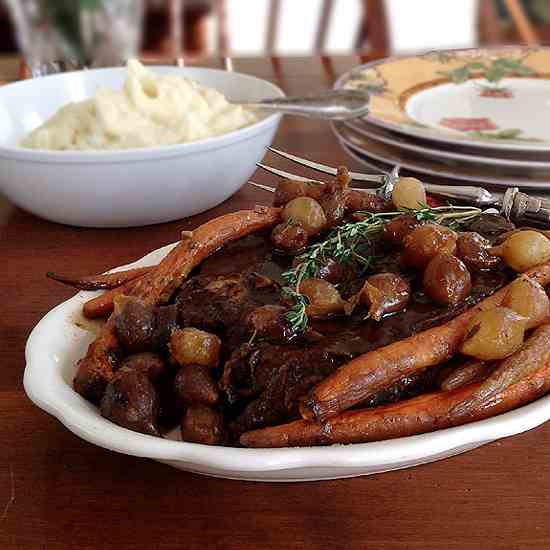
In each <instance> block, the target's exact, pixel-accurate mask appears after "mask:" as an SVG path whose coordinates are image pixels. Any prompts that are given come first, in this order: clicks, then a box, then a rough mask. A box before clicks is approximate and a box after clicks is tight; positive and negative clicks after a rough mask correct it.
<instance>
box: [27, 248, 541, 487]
mask: <svg viewBox="0 0 550 550" xmlns="http://www.w3.org/2000/svg"><path fill="white" fill-rule="evenodd" d="M176 245H177V243H172V244H169V245H166V246H164V247H161V248H159V249H156V250H154V251H152V252H150V253H148V254H147V255H145V256H144V257H142V258H141V259H139V260H137V261H136V262H133V263H131V264H128V265H124V266H120V267H117V268H116V270H117V271H119V270H123V269H129V268H132V267H141V266H144V265H154V264H155V263H157V261H159V260H160V259H161V258H162V257H164V256H165V255H166V254H167V253H168V252H169V251H170V250H171V249H172V248H173V247H174V246H176ZM99 293H100V292H79V293H78V294H76V295H75V296H73V297H72V298H70V299H69V300H66V301H64V302H62V303H61V304H59V305H57V306H56V307H54V308H53V309H52V310H50V311H49V312H48V313H46V314H45V315H44V317H42V319H41V320H40V321H39V322H38V323H37V324H36V326H35V327H34V328H33V330H32V332H31V334H30V335H29V338H28V340H27V344H26V348H25V357H26V366H25V372H24V380H23V382H24V389H25V392H26V394H27V396H28V397H29V398H30V399H31V401H33V403H35V405H37V406H38V407H39V408H41V409H43V410H44V411H46V412H47V413H49V414H51V415H52V416H54V417H55V418H57V419H58V420H59V421H60V422H61V423H62V424H63V425H64V426H65V427H66V428H67V429H69V430H70V431H71V432H73V433H74V434H75V435H76V436H78V437H80V438H81V439H84V440H86V441H88V442H90V443H93V444H95V445H97V446H99V447H103V448H106V449H110V450H113V451H116V452H120V453H123V454H128V455H131V456H138V457H144V458H151V459H155V460H160V461H176V462H178V464H180V465H181V466H182V468H184V469H185V466H186V465H188V467H189V468H195V469H196V468H197V467H198V468H201V469H204V468H206V469H208V468H215V469H217V471H219V470H222V471H223V472H227V473H228V474H229V477H230V476H231V474H233V475H235V472H239V474H243V475H244V476H246V475H255V474H261V473H266V474H269V473H273V474H276V473H278V472H279V473H280V472H282V473H283V474H284V471H285V470H296V469H304V468H305V469H309V468H332V469H335V471H338V470H339V469H340V470H341V469H348V470H349V469H353V470H354V473H351V472H348V473H347V476H348V477H349V476H350V475H365V474H368V473H375V472H374V471H369V469H371V470H372V469H373V468H374V469H377V471H378V472H379V471H381V470H391V469H398V468H406V467H410V466H414V465H416V464H415V462H416V463H419V461H421V462H423V463H426V462H433V461H436V460H440V459H442V458H446V457H447V456H452V455H453V454H458V453H460V452H464V451H465V450H468V449H471V448H472V447H474V446H479V445H483V444H485V443H489V442H492V441H495V440H497V439H502V438H504V437H509V436H512V435H517V434H520V433H523V432H525V431H528V430H530V429H533V428H535V427H537V426H539V425H541V424H543V423H544V422H546V421H548V420H550V395H546V396H544V397H541V398H539V399H538V400H536V401H534V402H533V403H530V404H527V405H524V406H522V407H520V408H518V409H515V410H512V411H509V412H506V413H503V414H501V415H497V416H495V417H492V418H487V419H485V420H480V421H477V422H472V423H470V424H466V425H463V426H456V427H453V428H447V429H444V430H438V431H435V432H430V433H426V434H421V435H415V436H409V437H403V438H396V439H390V440H386V441H377V442H371V443H357V444H349V445H332V446H324V447H293V448H279V449H277V448H275V449H252V448H236V447H222V446H208V445H202V444H196V443H188V442H183V441H173V440H169V439H164V438H158V437H154V436H150V435H145V434H140V433H136V432H133V431H131V430H128V429H126V428H122V427H120V426H117V425H116V424H114V423H112V422H110V421H108V420H107V419H105V418H103V417H101V415H100V414H99V411H98V409H97V407H95V405H92V404H91V403H89V402H88V401H86V400H85V399H84V398H83V397H81V396H80V395H79V394H77V393H76V392H75V391H74V390H73V389H72V387H71V386H70V385H69V384H67V383H66V382H65V380H63V378H62V375H61V370H62V368H63V366H62V360H61V358H60V356H57V353H58V352H61V357H62V355H63V350H62V349H61V350H60V349H59V343H54V344H53V349H49V353H45V352H44V342H46V345H47V346H50V345H52V344H51V342H52V340H51V338H50V335H51V332H50V331H51V329H52V328H54V329H56V328H57V329H58V328H59V326H60V325H61V326H63V321H64V322H65V323H66V322H70V323H72V325H73V327H74V329H75V330H76V329H78V331H80V332H79V338H77V339H74V341H73V342H72V346H80V347H82V346H85V345H86V344H84V343H83V342H82V340H85V335H84V331H83V330H82V329H80V328H78V327H76V325H74V317H72V316H71V314H72V313H74V312H75V311H78V312H80V308H81V306H82V303H83V302H84V301H85V300H87V299H88V298H90V297H91V296H94V295H98V294H99ZM63 337H65V338H68V335H67V334H63ZM88 338H89V335H88ZM69 347H71V346H69ZM71 349H72V348H71ZM465 446H467V447H468V449H464V450H461V448H463V447H465ZM381 455H382V456H383V457H384V458H383V460H381V459H380V456H381ZM404 462H408V463H409V464H404ZM201 473H203V472H201ZM204 473H208V471H205V472H204ZM238 477H239V478H242V475H239V476H238ZM335 477H344V475H339V474H337V473H336V474H335V475H334V476H333V478H335ZM314 478H315V476H314ZM249 479H250V478H249ZM301 479H303V480H306V479H313V478H312V477H311V475H310V476H309V477H308V475H307V473H304V476H303V478H297V479H293V481H300V480H301ZM315 479H319V478H318V477H317V478H315ZM266 480H268V479H266ZM273 480H275V479H273Z"/></svg>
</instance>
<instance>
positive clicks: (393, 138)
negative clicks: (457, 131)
mask: <svg viewBox="0 0 550 550" xmlns="http://www.w3.org/2000/svg"><path fill="white" fill-rule="evenodd" d="M345 124H346V126H348V127H349V128H351V129H352V130H354V131H355V132H358V133H360V134H363V135H364V136H366V137H367V138H369V139H373V140H375V141H379V142H381V143H385V144H386V145H391V146H393V147H398V148H400V149H405V150H406V151H414V152H415V153H418V154H420V155H422V156H428V157H431V158H436V159H437V158H441V159H445V160H454V161H460V162H465V163H467V164H474V165H478V166H479V165H481V166H483V165H487V166H499V167H502V168H516V169H517V168H519V169H526V170H532V171H534V170H546V171H550V159H548V160H547V161H544V160H524V159H520V158H512V157H511V156H510V155H509V154H508V155H507V157H506V158H504V157H502V158H500V157H496V156H490V155H489V154H484V155H483V156H482V155H480V154H479V151H478V154H466V153H459V152H457V149H458V150H459V151H460V150H462V149H461V148H460V147H456V146H455V147H454V150H447V149H442V148H441V147H438V145H437V144H430V143H429V142H423V141H413V140H411V138H409V137H406V136H404V135H399V134H394V133H393V132H390V131H389V130H386V129H384V128H381V127H378V126H374V125H370V124H362V123H360V122H359V123H358V122H357V121H350V122H346V123H345Z"/></svg>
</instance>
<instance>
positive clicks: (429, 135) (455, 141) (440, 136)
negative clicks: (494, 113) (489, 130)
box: [333, 45, 550, 153]
mask: <svg viewBox="0 0 550 550" xmlns="http://www.w3.org/2000/svg"><path fill="white" fill-rule="evenodd" d="M516 50H528V51H532V50H536V51H541V50H543V51H550V46H535V47H529V46H518V45H507V46H493V47H485V48H480V47H473V48H457V49H446V50H429V51H426V52H424V53H418V54H402V55H392V56H388V57H385V58H382V59H376V60H374V61H369V62H367V63H363V64H361V65H357V66H355V67H353V68H352V69H350V70H348V71H346V72H345V73H344V74H342V75H340V77H339V78H338V79H337V80H336V82H335V83H334V85H333V88H334V89H340V88H343V87H344V84H345V83H346V82H347V81H348V80H349V79H350V77H352V76H353V75H354V74H356V73H360V72H363V71H365V70H368V69H374V68H375V67H378V66H380V65H384V64H388V63H393V62H395V61H399V60H404V59H416V58H419V57H425V56H428V55H435V54H453V53H461V52H475V51H481V52H489V51H495V52H497V51H516ZM362 118H364V119H365V120H367V121H368V122H370V123H371V124H374V125H375V126H380V127H381V128H385V129H386V130H391V131H394V132H398V133H400V134H405V135H408V136H413V137H417V138H422V139H428V140H432V141H435V142H442V143H448V144H450V145H464V144H468V146H470V147H476V148H480V149H488V148H491V149H499V150H502V151H518V152H520V151H523V152H533V153H534V152H541V153H542V152H546V153H548V152H550V141H549V142H547V143H546V144H545V145H542V144H540V143H539V144H537V143H530V144H525V143H524V144H522V143H517V142H516V143H503V142H499V141H498V140H495V141H489V142H486V141H483V140H476V139H472V138H469V139H467V138H466V137H460V136H459V135H457V136H456V137H452V135H448V136H447V135H446V134H444V133H443V132H440V131H437V130H436V129H435V128H418V127H410V126H408V125H404V124H403V125H400V124H396V123H392V122H387V121H384V120H381V119H379V118H376V117H374V116H373V115H372V114H370V113H368V114H366V115H364V117H362Z"/></svg>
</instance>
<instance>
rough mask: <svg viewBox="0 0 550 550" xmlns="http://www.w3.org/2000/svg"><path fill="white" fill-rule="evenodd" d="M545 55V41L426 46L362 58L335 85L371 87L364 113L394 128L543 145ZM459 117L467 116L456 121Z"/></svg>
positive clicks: (474, 142)
mask: <svg viewBox="0 0 550 550" xmlns="http://www.w3.org/2000/svg"><path fill="white" fill-rule="evenodd" d="M549 62H550V48H543V47H540V48H539V47H534V48H526V47H519V46H510V47H499V48H486V49H467V50H448V51H437V52H428V53H425V54H420V55H413V56H402V57H392V58H388V59H381V60H378V61H374V62H371V63H367V64H365V65H361V66H359V67H356V68H354V69H352V70H351V71H349V72H347V73H346V74H344V75H342V76H341V77H340V78H339V79H338V81H337V82H336V84H335V88H341V87H349V88H361V89H365V90H367V91H369V92H370V93H371V95H372V99H371V105H370V112H369V114H368V115H367V116H366V117H365V120H367V121H368V122H369V123H371V124H374V125H377V126H380V127H383V128H386V129H389V130H392V131H395V132H399V133H403V134H407V135H410V136H415V137H419V138H423V139H430V140H433V141H438V142H441V143H447V144H457V145H464V144H468V145H469V146H472V147H477V148H483V149H485V148H492V149H500V150H506V151H546V152H548V151H550V129H549V127H548V124H547V120H549V118H550V102H549V101H548V97H549V94H550V81H549V80H548V66H549ZM459 119H462V121H461V122H462V124H466V125H465V126H463V127H462V128H461V129H458V126H456V125H457V123H458V122H460V120H459ZM475 130H479V132H478V131H475Z"/></svg>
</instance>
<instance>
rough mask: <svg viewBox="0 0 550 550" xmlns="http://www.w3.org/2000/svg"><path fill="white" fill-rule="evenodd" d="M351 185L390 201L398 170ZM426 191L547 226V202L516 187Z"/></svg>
mask: <svg viewBox="0 0 550 550" xmlns="http://www.w3.org/2000/svg"><path fill="white" fill-rule="evenodd" d="M267 149H268V150H269V151H271V152H272V153H274V154H276V155H279V156H281V157H283V158H285V159H287V160H290V161H292V162H295V163H296V164H299V165H301V166H304V167H307V168H311V169H312V170H315V171H317V172H321V173H324V174H328V175H332V176H335V175H336V173H337V169H336V168H334V167H333V166H328V165H326V164H322V163H319V162H315V161H312V160H308V159H305V158H302V157H298V156H296V155H293V154H291V153H287V152H285V151H281V150H279V149H275V148H274V147H268V148H267ZM257 166H258V167H259V168H262V169H263V170H265V171H267V172H269V173H271V174H274V175H276V176H280V177H283V178H289V179H293V180H298V181H309V182H311V181H313V182H316V183H323V182H321V181H319V180H314V179H312V178H305V177H303V176H299V175H297V174H293V173H291V172H287V171H285V170H280V169H279V168H274V167H272V166H268V165H266V164H262V163H257ZM349 175H350V177H351V179H352V181H358V182H365V183H367V184H370V185H372V184H378V187H376V188H366V187H351V189H355V190H358V191H363V192H365V193H373V194H376V195H378V196H380V197H382V198H384V199H386V200H387V199H389V198H390V197H391V193H392V191H393V187H394V185H395V182H396V181H397V179H398V178H399V166H395V167H394V168H393V170H392V171H391V172H390V173H388V174H363V173H361V172H349ZM250 183H251V184H252V185H254V186H255V187H257V188H259V189H263V190H264V191H268V192H274V191H275V188H274V187H271V186H269V185H262V184H259V183H255V182H250ZM424 187H425V188H426V191H427V192H428V193H430V194H432V195H437V196H440V197H444V198H448V199H454V200H458V201H460V202H464V203H467V204H471V205H473V206H477V207H479V208H488V207H494V208H498V209H500V212H501V213H502V214H503V215H504V216H505V217H506V218H508V219H511V220H514V221H518V222H519V221H521V222H523V223H533V224H538V225H550V199H547V198H543V197H535V196H531V195H528V194H527V193H523V192H521V191H520V190H519V188H517V187H510V188H508V189H507V190H506V191H505V192H504V193H501V192H498V191H489V190H487V189H484V188H483V187H476V186H471V185H437V184H433V183H424Z"/></svg>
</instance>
